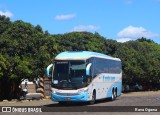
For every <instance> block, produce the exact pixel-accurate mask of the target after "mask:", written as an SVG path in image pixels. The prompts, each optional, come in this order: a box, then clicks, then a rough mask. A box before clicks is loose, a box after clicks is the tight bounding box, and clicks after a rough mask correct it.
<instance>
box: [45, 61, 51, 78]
mask: <svg viewBox="0 0 160 115" xmlns="http://www.w3.org/2000/svg"><path fill="white" fill-rule="evenodd" d="M52 66H53V64H50V65H49V66H48V67H47V69H46V76H47V77H51V75H50V68H51V67H52Z"/></svg>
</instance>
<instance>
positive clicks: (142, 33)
mask: <svg viewBox="0 0 160 115" xmlns="http://www.w3.org/2000/svg"><path fill="white" fill-rule="evenodd" d="M117 36H118V37H119V38H131V39H137V38H141V37H146V38H154V37H158V36H160V35H159V34H156V33H152V32H150V31H148V30H146V29H145V28H143V27H134V26H128V27H126V28H124V29H123V30H121V31H120V32H119V33H118V34H117Z"/></svg>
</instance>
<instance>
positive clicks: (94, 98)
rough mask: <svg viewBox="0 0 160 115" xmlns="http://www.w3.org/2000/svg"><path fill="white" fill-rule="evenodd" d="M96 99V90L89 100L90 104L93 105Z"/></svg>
mask: <svg viewBox="0 0 160 115" xmlns="http://www.w3.org/2000/svg"><path fill="white" fill-rule="evenodd" d="M95 101H96V92H95V91H94V92H93V94H92V100H91V101H90V102H89V104H90V105H93V104H94V103H95Z"/></svg>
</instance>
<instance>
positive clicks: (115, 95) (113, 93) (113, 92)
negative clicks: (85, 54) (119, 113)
mask: <svg viewBox="0 0 160 115" xmlns="http://www.w3.org/2000/svg"><path fill="white" fill-rule="evenodd" d="M116 97H117V92H116V90H114V89H113V90H112V96H111V101H114V100H115V99H116Z"/></svg>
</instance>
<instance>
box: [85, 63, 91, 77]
mask: <svg viewBox="0 0 160 115" xmlns="http://www.w3.org/2000/svg"><path fill="white" fill-rule="evenodd" d="M91 65H92V63H89V64H88V65H87V67H86V75H87V76H90V74H91V73H90V69H91Z"/></svg>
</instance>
